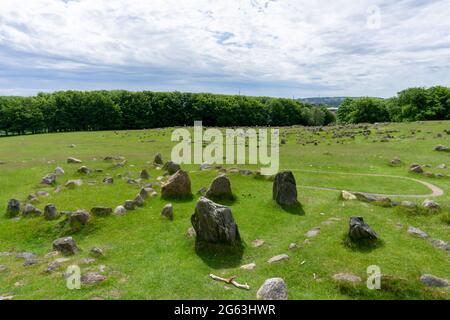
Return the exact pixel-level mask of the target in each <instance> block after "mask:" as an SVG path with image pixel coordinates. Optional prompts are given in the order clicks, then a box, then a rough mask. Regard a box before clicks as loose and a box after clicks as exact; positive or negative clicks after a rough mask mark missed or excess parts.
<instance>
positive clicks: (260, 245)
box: [252, 239, 266, 248]
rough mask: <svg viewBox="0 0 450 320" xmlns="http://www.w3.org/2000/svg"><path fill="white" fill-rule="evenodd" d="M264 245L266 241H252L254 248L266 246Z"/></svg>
mask: <svg viewBox="0 0 450 320" xmlns="http://www.w3.org/2000/svg"><path fill="white" fill-rule="evenodd" d="M264 243H266V242H265V241H264V240H262V239H256V240H253V241H252V247H253V248H259V247H262V246H263V245H264Z"/></svg>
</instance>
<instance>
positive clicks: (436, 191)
mask: <svg viewBox="0 0 450 320" xmlns="http://www.w3.org/2000/svg"><path fill="white" fill-rule="evenodd" d="M284 170H290V171H294V172H312V173H329V174H341V175H352V176H366V177H385V178H390V179H404V180H409V181H413V182H415V183H420V184H422V185H424V186H425V187H427V188H428V189H430V190H431V193H430V194H406V195H405V194H380V193H370V194H373V195H377V196H383V197H405V198H430V197H440V196H442V195H444V190H442V189H441V188H439V187H437V186H435V185H434V184H431V183H429V182H426V181H422V180H419V179H414V178H409V177H402V176H392V175H387V174H375V173H347V172H332V171H320V170H302V169H284ZM298 187H299V188H304V189H316V190H327V191H342V190H341V189H336V188H324V187H313V186H298ZM347 191H350V192H359V191H352V190H347ZM365 193H369V192H365Z"/></svg>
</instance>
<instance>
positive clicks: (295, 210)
mask: <svg viewBox="0 0 450 320" xmlns="http://www.w3.org/2000/svg"><path fill="white" fill-rule="evenodd" d="M280 207H281V208H282V209H283V210H284V211H286V212H288V213H290V214H295V215H298V216H304V215H305V210H303V206H302V204H301V203H297V204H296V205H293V206H280Z"/></svg>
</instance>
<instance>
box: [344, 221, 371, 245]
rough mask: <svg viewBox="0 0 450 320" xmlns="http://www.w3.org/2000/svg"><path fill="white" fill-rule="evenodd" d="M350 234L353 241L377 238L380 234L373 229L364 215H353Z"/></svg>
mask: <svg viewBox="0 0 450 320" xmlns="http://www.w3.org/2000/svg"><path fill="white" fill-rule="evenodd" d="M348 236H349V238H350V240H352V241H361V240H363V241H364V240H369V241H371V240H376V239H378V235H377V234H376V232H375V231H373V230H372V229H371V228H370V227H369V225H368V224H367V223H365V222H364V219H363V218H362V217H351V218H350V223H349V231H348Z"/></svg>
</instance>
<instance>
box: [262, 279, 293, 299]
mask: <svg viewBox="0 0 450 320" xmlns="http://www.w3.org/2000/svg"><path fill="white" fill-rule="evenodd" d="M256 297H257V298H258V299H260V300H287V299H288V290H287V287H286V283H285V282H284V280H283V279H282V278H271V279H267V280H266V281H264V284H263V285H262V286H261V288H259V290H258V292H257V293H256Z"/></svg>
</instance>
